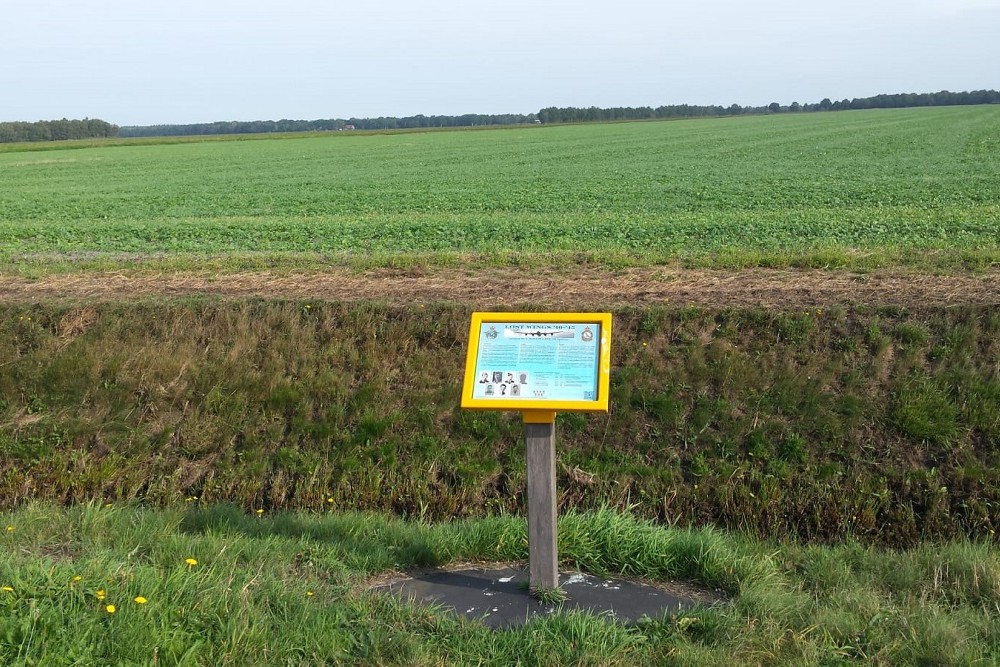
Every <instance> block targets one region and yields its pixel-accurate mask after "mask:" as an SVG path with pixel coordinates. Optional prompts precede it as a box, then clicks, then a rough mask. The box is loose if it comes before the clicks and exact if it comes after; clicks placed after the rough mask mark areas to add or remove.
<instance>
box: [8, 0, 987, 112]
mask: <svg viewBox="0 0 1000 667" xmlns="http://www.w3.org/2000/svg"><path fill="white" fill-rule="evenodd" d="M0 26H2V30H0V35H2V37H0V121H12V120H25V121H35V120H50V119H58V118H64V117H65V118H84V117H89V118H101V119H103V120H106V121H109V122H112V123H116V124H118V125H152V124H161V123H199V122H211V121H217V120H278V119H281V118H291V119H305V120H312V119H317V118H350V117H359V118H361V117H377V116H411V115H416V114H425V115H436V114H444V115H459V114H464V113H487V114H490V113H495V114H500V113H532V112H536V111H538V110H539V109H541V108H544V107H549V106H577V107H589V106H597V107H612V106H654V107H655V106H659V105H663V104H720V105H723V106H729V105H730V104H734V103H735V104H740V105H743V106H760V105H767V104H769V103H771V102H779V103H781V104H783V105H785V104H790V103H791V102H794V101H797V102H799V103H802V104H804V103H809V102H819V101H820V100H822V99H823V98H825V97H829V98H830V99H832V100H838V99H843V98H854V97H869V96H872V95H877V94H880V93H901V92H915V93H923V92H936V91H939V90H951V91H955V92H957V91H963V90H980V89H1000V0H753V1H752V2H751V1H748V0H684V1H683V2H681V1H679V0H616V1H615V2H596V1H594V0H535V1H534V2H528V1H527V0H507V1H506V2H477V1H476V0H471V1H470V0H420V1H415V0H405V1H404V0H370V1H368V2H355V3H339V2H332V1H329V0H284V1H283V2H273V1H272V2H262V1H259V0H89V1H87V2H81V1H80V0H0Z"/></svg>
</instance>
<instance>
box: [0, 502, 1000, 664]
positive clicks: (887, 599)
mask: <svg viewBox="0 0 1000 667" xmlns="http://www.w3.org/2000/svg"><path fill="white" fill-rule="evenodd" d="M8 526H9V527H10V528H11V530H9V531H5V532H2V533H0V542H3V546H4V547H5V548H3V549H0V662H2V663H3V664H12V665H15V664H45V665H62V664H178V665H208V664H213V665H214V664H250V663H253V664H261V665H270V664H282V665H286V664H303V665H305V664H324V663H327V664H328V663H333V664H339V663H357V664H372V663H376V664H406V665H414V664H417V665H423V664H443V663H447V664H483V663H489V664H525V665H551V664H602V665H605V664H610V665H614V664H629V665H635V664H640V665H642V664H677V665H699V664H704V665H715V664H731V665H756V664H789V665H791V664H845V663H855V662H861V663H864V664H874V665H900V664H940V665H966V664H973V663H975V662H977V661H981V662H984V663H989V664H992V663H994V662H995V661H997V660H998V659H1000V651H998V646H1000V642H998V641H997V637H998V635H1000V621H998V619H1000V613H998V611H1000V610H998V607H997V605H998V603H1000V560H998V556H997V552H996V549H995V548H993V547H988V546H985V545H982V544H975V543H970V542H957V543H953V544H945V545H940V546H932V545H923V546H920V547H918V548H915V549H912V550H907V551H897V552H893V551H882V550H878V549H873V548H870V547H864V546H861V545H859V544H857V543H849V544H846V545H842V546H837V547H820V546H796V545H793V544H787V543H784V544H774V543H768V542H757V541H755V540H752V539H747V538H745V537H737V536H734V535H730V534H727V533H724V532H721V531H717V530H713V529H680V528H669V527H666V528H664V527H656V526H653V525H652V524H650V523H648V522H645V521H642V520H638V519H636V518H634V517H632V516H630V515H627V514H620V513H615V512H612V511H610V510H608V509H604V510H599V511H597V512H594V513H577V512H569V513H567V514H565V515H564V516H562V517H561V518H560V522H559V537H560V542H561V549H562V550H561V556H562V559H563V566H564V567H567V568H573V567H581V568H584V569H586V568H588V567H590V566H591V565H596V566H599V567H601V568H602V569H604V570H605V571H606V572H607V573H609V574H610V575H618V574H620V573H622V572H625V573H632V574H633V575H635V574H638V575H641V576H643V577H646V578H649V579H652V580H658V581H664V580H669V579H673V578H683V579H686V580H689V581H695V582H701V583H703V584H707V585H710V586H714V587H720V588H722V589H724V590H725V591H726V593H727V597H726V600H725V601H723V602H722V603H720V604H717V605H714V606H704V607H699V608H695V609H693V610H689V611H686V612H683V613H680V614H676V615H667V616H664V617H662V618H651V619H647V620H644V621H642V622H640V623H638V624H637V625H634V626H631V627H626V626H622V625H618V624H614V623H609V622H607V621H606V620H603V619H600V618H595V617H591V616H587V615H583V614H570V615H565V616H563V615H559V616H555V617H549V618H544V619H538V620H535V621H533V622H532V623H530V624H528V625H526V626H524V627H521V628H516V629H511V630H506V631H500V632H497V631H493V630H488V629H486V628H485V627H483V626H481V625H479V624H477V623H475V622H470V621H464V620H459V619H458V618H457V617H455V616H453V615H451V614H449V613H446V612H443V611H435V610H432V609H428V608H422V607H416V606H411V605H410V604H405V603H402V602H399V601H397V600H395V599H394V598H391V597H388V596H386V595H383V594H380V593H377V592H370V591H368V589H367V585H366V584H367V582H368V580H369V578H370V576H371V575H373V574H378V573H382V572H386V571H393V570H406V569H408V568H411V567H421V566H425V565H427V564H429V563H433V564H440V565H447V564H448V563H450V562H453V561H454V560H456V559H461V560H495V559H515V560H520V561H523V559H524V558H525V557H526V543H525V540H524V536H525V533H526V527H525V525H524V519H523V518H518V517H513V516H509V515H507V516H496V517H491V518H486V519H481V520H465V521H460V522H452V523H440V524H430V523H426V522H419V521H409V522H404V521H400V520H398V519H393V518H389V517H386V516H385V515H372V514H356V513H340V512H333V511H330V512H327V513H317V512H311V513H304V512H288V513H285V512H279V513H271V512H265V513H263V514H257V513H256V512H248V511H246V510H245V509H243V508H238V507H235V506H231V505H214V506H202V505H200V504H194V505H191V506H188V507H186V508H181V507H178V508H173V509H168V510H151V509H148V508H140V507H137V506H134V505H129V504H114V505H111V506H105V505H102V504H98V503H89V504H85V505H78V506H75V507H73V508H60V507H56V506H53V505H49V504H44V503H43V504H39V503H33V504H31V505H29V506H27V507H24V508H22V509H19V510H17V511H15V512H13V513H8V514H0V529H4V528H6V527H8ZM137 598H142V599H144V600H145V602H144V603H142V604H140V603H139V602H137V601H136V600H137ZM108 605H114V613H113V614H112V613H109V607H108Z"/></svg>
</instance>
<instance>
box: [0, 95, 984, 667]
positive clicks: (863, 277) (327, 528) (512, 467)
mask: <svg viewBox="0 0 1000 667" xmlns="http://www.w3.org/2000/svg"><path fill="white" fill-rule="evenodd" d="M998 141H1000V106H981V107H950V108H924V109H901V110H881V111H857V112H854V111H852V112H831V113H814V114H775V115H769V116H755V117H739V118H719V119H711V120H686V121H673V122H643V123H620V124H603V125H577V126H569V125H567V126H534V127H516V128H506V129H487V130H476V131H449V132H414V133H402V132H400V133H382V134H377V133H360V132H359V133H352V132H339V133H328V134H311V135H305V136H297V135H284V136H254V137H238V138H231V137H213V138H208V139H197V140H194V139H191V140H189V139H167V140H163V141H156V140H153V141H151V140H142V141H130V140H109V141H108V142H106V143H105V142H100V141H96V142H95V141H87V142H78V143H71V142H67V143H58V144H49V145H45V146H38V145H5V146H2V147H0V664H3V665H7V664H10V665H36V664H41V665H49V664H53V665H59V664H67V665H68V664H83V665H90V664H94V665H97V664H151V665H158V664H176V665H214V664H259V665H270V664H274V665H289V664H303V665H313V664H392V665H396V664H398V665H408V666H409V665H414V664H418V665H423V664H426V665H441V664H449V665H450V664H476V665H481V664H525V665H540V666H541V665H545V666H546V667H547V666H548V665H551V664H594V665H604V664H622V665H645V664H651V665H652V664H666V665H685V666H686V665H719V664H733V665H748V666H749V665H762V664H768V665H770V664H775V665H785V664H787V665H802V664H817V665H843V664H870V665H886V666H889V665H892V666H895V665H906V664H915V665H969V664H1000V639H998V638H1000V549H998V547H997V545H998V540H1000V537H998V534H997V533H998V531H1000V143H998ZM490 309H503V310H512V311H520V310H539V309H546V310H564V311H597V310H600V311H610V312H612V314H613V316H614V322H615V324H614V341H613V344H612V348H613V349H612V369H611V411H610V413H608V414H593V415H583V414H560V415H559V417H558V420H557V437H556V440H557V456H558V464H557V486H558V490H559V493H558V503H559V525H558V539H559V545H560V558H561V563H560V565H561V567H562V568H563V570H564V571H572V570H582V571H588V572H592V573H596V574H605V575H609V576H617V577H637V578H641V579H645V580H648V581H652V582H658V583H664V584H665V583H667V582H671V581H676V582H678V583H679V584H680V585H683V586H690V587H692V588H698V589H699V590H701V591H703V592H705V593H706V594H710V595H708V596H707V597H706V598H704V599H713V600H716V602H714V603H711V604H709V603H706V604H704V605H702V606H698V607H696V608H694V609H691V610H688V611H684V612H679V613H676V614H665V615H664V616H663V617H659V618H644V619H642V620H641V621H640V622H639V623H637V624H636V625H633V626H624V625H620V624H616V623H612V622H608V621H607V620H606V619H604V618H603V617H597V616H593V615H587V614H554V615H552V616H551V617H547V618H540V619H536V620H534V621H532V622H531V623H529V624H527V625H525V626H524V627H519V628H514V629H509V630H504V631H493V630H490V629H487V628H485V627H484V626H482V625H480V624H478V623H476V622H473V621H469V620H466V619H464V618H461V617H459V616H456V615H453V614H449V613H446V612H445V611H442V610H440V609H428V608H425V607H421V606H418V605H411V604H407V603H404V602H401V601H398V600H396V599H395V598H392V599H389V598H387V597H386V596H384V595H382V594H380V593H377V592H373V591H372V590H371V586H372V583H373V582H374V581H376V580H379V579H380V578H385V577H387V576H389V575H394V574H399V573H401V572H405V571H410V570H413V569H415V568H416V569H419V568H427V567H445V568H446V567H450V566H453V565H456V564H458V563H506V564H509V563H523V562H524V561H525V559H526V557H527V556H526V555H527V543H526V521H525V513H526V499H525V493H524V486H525V451H524V442H523V426H522V423H521V419H520V416H519V415H517V414H513V413H496V412H476V411H467V410H462V409H460V407H459V396H460V390H461V376H462V363H463V360H464V355H465V349H464V347H465V344H466V340H467V334H468V323H469V318H470V313H471V312H472V311H474V310H490Z"/></svg>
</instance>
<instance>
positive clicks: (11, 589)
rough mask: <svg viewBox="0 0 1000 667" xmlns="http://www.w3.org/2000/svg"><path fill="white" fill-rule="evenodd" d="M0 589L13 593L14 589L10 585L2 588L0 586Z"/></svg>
mask: <svg viewBox="0 0 1000 667" xmlns="http://www.w3.org/2000/svg"><path fill="white" fill-rule="evenodd" d="M0 591H3V592H4V593H13V592H14V589H13V588H11V587H10V586H4V587H3V588H0Z"/></svg>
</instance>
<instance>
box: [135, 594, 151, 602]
mask: <svg viewBox="0 0 1000 667" xmlns="http://www.w3.org/2000/svg"><path fill="white" fill-rule="evenodd" d="M147 602H149V600H147V599H146V598H144V597H142V596H141V595H140V596H139V597H137V598H136V599H135V603H136V604H146V603H147Z"/></svg>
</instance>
